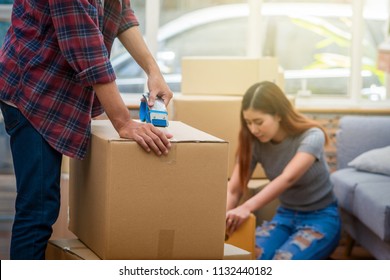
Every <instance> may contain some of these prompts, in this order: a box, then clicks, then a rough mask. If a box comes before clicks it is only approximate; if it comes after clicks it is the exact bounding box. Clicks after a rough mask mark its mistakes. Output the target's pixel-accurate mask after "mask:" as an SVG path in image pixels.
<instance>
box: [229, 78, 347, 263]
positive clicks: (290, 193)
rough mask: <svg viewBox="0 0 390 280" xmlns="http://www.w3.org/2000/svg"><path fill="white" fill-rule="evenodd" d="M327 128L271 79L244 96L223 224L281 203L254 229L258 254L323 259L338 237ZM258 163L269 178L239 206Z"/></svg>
mask: <svg viewBox="0 0 390 280" xmlns="http://www.w3.org/2000/svg"><path fill="white" fill-rule="evenodd" d="M327 142H328V138H327V135H326V132H325V131H324V129H323V128H321V126H320V125H319V124H317V123H316V122H314V121H312V120H310V119H308V118H306V117H305V116H303V115H302V114H300V113H299V112H297V111H296V110H295V109H294V108H293V106H292V105H291V103H290V101H289V100H288V99H287V98H286V96H285V95H284V93H283V92H282V91H281V89H280V88H279V87H278V86H276V85H275V84H273V83H271V82H262V83H258V84H255V85H253V86H252V87H250V88H249V89H248V91H247V92H246V93H245V96H244V97H243V101H242V107H241V130H240V134H239V147H238V150H237V163H236V166H235V168H234V171H233V174H232V176H231V179H230V181H229V183H228V196H227V213H226V228H227V232H228V234H231V233H232V232H234V231H235V230H236V229H237V228H238V227H239V226H240V225H241V224H242V222H243V221H245V219H247V218H248V217H249V215H250V213H251V212H254V211H256V210H259V209H261V208H262V207H264V206H266V205H267V204H268V203H270V202H271V201H272V200H274V199H275V198H279V201H280V206H279V208H278V209H277V212H276V214H275V216H274V217H273V219H272V220H271V221H270V222H264V223H263V225H262V226H261V227H258V228H257V230H256V245H257V251H258V252H257V255H258V258H259V259H300V260H303V259H326V258H328V257H329V255H330V254H331V253H332V251H333V250H334V249H335V248H336V247H337V245H338V242H339V238H340V217H339V213H338V208H337V202H336V199H335V196H334V195H333V191H332V184H331V182H330V179H329V175H330V174H329V168H328V165H327V163H326V160H325V155H324V146H325V144H326V143H327ZM258 163H260V164H261V166H262V167H263V169H264V171H265V174H266V176H267V178H268V179H269V180H270V183H269V184H268V185H267V186H266V187H264V188H263V189H262V190H261V191H260V192H259V193H257V194H256V195H254V196H253V197H251V198H250V199H248V200H247V201H245V202H244V203H242V204H240V205H239V201H240V199H241V197H242V195H243V193H244V192H245V188H246V186H247V184H248V181H249V179H250V177H251V174H252V172H253V170H254V168H255V166H256V164H258Z"/></svg>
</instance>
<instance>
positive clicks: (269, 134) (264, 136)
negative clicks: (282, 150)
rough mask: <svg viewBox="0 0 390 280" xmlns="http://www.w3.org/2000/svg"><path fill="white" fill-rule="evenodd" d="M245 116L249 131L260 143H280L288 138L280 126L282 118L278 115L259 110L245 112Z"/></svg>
mask: <svg viewBox="0 0 390 280" xmlns="http://www.w3.org/2000/svg"><path fill="white" fill-rule="evenodd" d="M243 116H244V120H245V122H246V125H247V127H248V129H249V131H250V132H251V133H252V134H253V135H254V136H255V137H256V138H257V139H259V141H260V142H263V143H266V142H269V141H272V142H276V143H279V142H281V141H283V139H284V138H285V137H286V134H285V133H284V131H283V129H282V128H281V126H280V117H279V116H278V115H275V116H274V115H270V114H265V113H263V112H262V111H259V110H252V109H248V110H245V111H243Z"/></svg>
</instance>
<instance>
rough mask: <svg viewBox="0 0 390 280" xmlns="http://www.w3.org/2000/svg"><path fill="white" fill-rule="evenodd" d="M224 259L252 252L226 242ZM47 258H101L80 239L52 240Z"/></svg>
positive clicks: (244, 258)
mask: <svg viewBox="0 0 390 280" xmlns="http://www.w3.org/2000/svg"><path fill="white" fill-rule="evenodd" d="M223 259H224V260H250V259H251V253H250V252H248V251H245V250H243V249H240V248H238V247H236V246H233V245H231V244H224V253H223ZM46 260H101V258H99V257H98V256H97V255H96V254H95V253H94V252H92V251H91V250H90V249H89V248H88V247H87V246H85V244H84V243H82V242H81V241H80V240H79V239H77V238H76V239H58V240H50V241H49V243H48V245H47V249H46Z"/></svg>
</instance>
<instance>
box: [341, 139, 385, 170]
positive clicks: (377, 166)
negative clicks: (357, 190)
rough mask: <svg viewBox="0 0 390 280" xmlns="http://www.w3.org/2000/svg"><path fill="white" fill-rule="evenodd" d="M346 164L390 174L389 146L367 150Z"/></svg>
mask: <svg viewBox="0 0 390 280" xmlns="http://www.w3.org/2000/svg"><path fill="white" fill-rule="evenodd" d="M348 166H350V167H354V168H356V169H358V170H360V171H366V172H372V173H380V174H384V175H388V176H390V146H386V147H383V148H379V149H373V150H369V151H367V152H365V153H363V154H361V155H359V156H357V157H356V158H355V159H353V160H352V161H350V162H349V163H348Z"/></svg>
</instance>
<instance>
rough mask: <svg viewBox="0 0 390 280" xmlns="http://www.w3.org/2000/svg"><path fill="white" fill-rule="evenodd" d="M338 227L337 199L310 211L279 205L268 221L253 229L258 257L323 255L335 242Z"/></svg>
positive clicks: (297, 258)
mask: <svg viewBox="0 0 390 280" xmlns="http://www.w3.org/2000/svg"><path fill="white" fill-rule="evenodd" d="M340 229H341V222H340V218H339V213H338V208H337V203H332V204H331V205H329V206H328V207H326V208H324V209H321V210H317V211H310V212H303V211H293V210H289V209H286V208H283V207H279V208H278V210H277V213H276V215H275V216H274V218H273V219H272V221H271V222H265V223H264V224H263V225H262V226H261V227H259V228H257V229H256V245H257V247H259V248H260V249H261V251H262V254H261V255H260V256H259V259H295V260H310V259H317V260H320V259H326V258H328V257H329V255H330V254H331V253H332V252H333V250H334V249H335V248H336V247H337V245H338V242H339V239H340Z"/></svg>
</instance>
